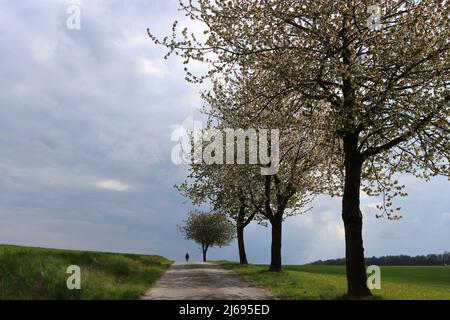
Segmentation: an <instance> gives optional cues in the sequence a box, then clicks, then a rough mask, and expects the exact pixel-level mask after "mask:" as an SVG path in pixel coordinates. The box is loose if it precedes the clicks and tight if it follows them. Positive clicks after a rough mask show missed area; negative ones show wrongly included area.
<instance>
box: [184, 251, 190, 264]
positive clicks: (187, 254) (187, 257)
mask: <svg viewBox="0 0 450 320" xmlns="http://www.w3.org/2000/svg"><path fill="white" fill-rule="evenodd" d="M184 257H185V258H186V262H189V252H186V255H185V256H184Z"/></svg>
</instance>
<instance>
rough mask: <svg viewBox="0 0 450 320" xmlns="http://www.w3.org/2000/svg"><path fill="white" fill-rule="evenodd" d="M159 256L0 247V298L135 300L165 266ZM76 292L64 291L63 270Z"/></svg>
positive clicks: (65, 287)
mask: <svg viewBox="0 0 450 320" xmlns="http://www.w3.org/2000/svg"><path fill="white" fill-rule="evenodd" d="M170 264H171V262H170V261H169V260H167V259H166V258H163V257H160V256H148V255H137V254H121V253H101V252H90V251H72V250H58V249H44V248H30V247H19V246H10V245H0V299H33V300H34V299H51V300H53V299H75V300H77V299H139V298H140V297H141V296H142V294H143V293H144V292H145V291H146V290H147V289H148V288H149V287H150V285H151V284H152V283H153V282H154V281H155V280H156V279H158V278H159V277H160V276H161V275H162V274H163V273H164V271H165V270H166V269H167V268H168V267H169V266H170ZM70 265H77V266H79V267H80V269H81V289H80V290H76V289H75V290H69V289H67V285H66V281H67V278H68V277H69V276H70V274H68V273H66V270H67V267H68V266H70Z"/></svg>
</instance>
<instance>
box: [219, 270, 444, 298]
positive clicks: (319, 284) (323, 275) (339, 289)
mask: <svg viewBox="0 0 450 320" xmlns="http://www.w3.org/2000/svg"><path fill="white" fill-rule="evenodd" d="M219 263H221V264H223V265H225V266H227V267H229V268H231V269H232V270H234V271H236V272H238V273H240V274H242V275H243V276H244V277H246V278H248V279H250V280H252V281H254V282H256V283H258V284H260V285H262V286H264V287H266V288H267V289H269V290H270V291H272V292H273V293H274V294H276V295H277V296H279V297H280V298H284V299H345V298H346V277H345V267H344V266H312V265H307V266H285V267H284V269H283V271H282V272H281V273H272V272H267V271H266V270H267V266H263V265H248V266H241V265H239V264H237V263H233V262H226V261H220V262H219ZM372 293H373V295H374V297H373V298H374V299H388V300H390V299H392V300H397V299H402V300H410V299H411V300H418V299H442V300H450V267H391V266H389V267H381V290H373V291H372Z"/></svg>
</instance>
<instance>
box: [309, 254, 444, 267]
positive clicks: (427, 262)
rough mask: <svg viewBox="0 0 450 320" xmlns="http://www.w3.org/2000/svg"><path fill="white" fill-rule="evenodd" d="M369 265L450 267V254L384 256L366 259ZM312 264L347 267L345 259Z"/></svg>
mask: <svg viewBox="0 0 450 320" xmlns="http://www.w3.org/2000/svg"><path fill="white" fill-rule="evenodd" d="M365 262H366V264H367V265H377V266H447V265H450V253H449V252H444V253H443V254H428V255H426V256H424V255H421V256H414V257H411V256H407V255H400V256H384V257H371V258H366V259H365ZM311 264H317V265H345V259H344V258H342V259H330V260H325V261H322V260H319V261H315V262H313V263H311Z"/></svg>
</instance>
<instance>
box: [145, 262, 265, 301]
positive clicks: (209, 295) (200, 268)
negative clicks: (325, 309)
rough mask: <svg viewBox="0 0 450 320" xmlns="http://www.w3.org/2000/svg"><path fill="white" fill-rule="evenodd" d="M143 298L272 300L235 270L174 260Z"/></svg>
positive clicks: (209, 264) (215, 265)
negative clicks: (175, 261)
mask: <svg viewBox="0 0 450 320" xmlns="http://www.w3.org/2000/svg"><path fill="white" fill-rule="evenodd" d="M143 299H144V300H153V299H157V300H161V299H163V300H166V299H167V300H174V299H180V300H184V299H188V300H202V299H209V300H215V299H220V300H222V299H223V300H230V299H236V300H257V299H274V297H273V296H272V295H271V294H270V293H268V292H267V291H265V290H264V289H262V288H259V287H257V286H255V285H254V284H252V283H249V282H248V281H245V280H244V279H242V277H241V276H239V275H238V274H237V273H236V272H234V271H231V270H227V269H225V268H223V267H222V266H220V265H217V264H212V263H201V262H192V263H174V264H173V265H172V266H171V267H170V268H169V269H168V270H167V272H166V273H165V274H164V275H163V276H162V277H161V278H160V279H159V280H158V281H157V282H156V283H155V284H154V285H153V287H152V288H151V289H150V290H149V291H148V292H147V293H146V294H145V296H144V298H143Z"/></svg>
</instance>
